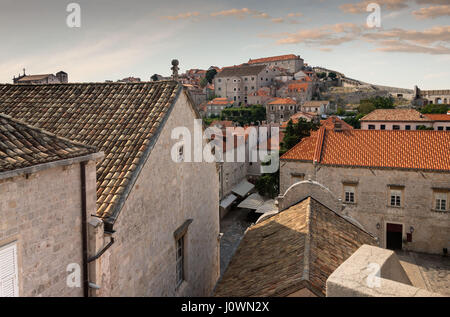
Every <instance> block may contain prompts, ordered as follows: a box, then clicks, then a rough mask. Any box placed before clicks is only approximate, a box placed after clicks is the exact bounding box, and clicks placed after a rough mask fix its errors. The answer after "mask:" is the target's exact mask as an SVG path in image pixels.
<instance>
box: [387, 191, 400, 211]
mask: <svg viewBox="0 0 450 317" xmlns="http://www.w3.org/2000/svg"><path fill="white" fill-rule="evenodd" d="M401 197H402V191H401V190H400V189H391V190H390V205H391V206H392V207H401Z"/></svg>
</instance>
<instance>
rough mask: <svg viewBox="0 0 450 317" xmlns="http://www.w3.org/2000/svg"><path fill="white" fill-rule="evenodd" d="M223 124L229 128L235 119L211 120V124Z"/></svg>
mask: <svg viewBox="0 0 450 317" xmlns="http://www.w3.org/2000/svg"><path fill="white" fill-rule="evenodd" d="M218 125H220V126H222V127H224V128H229V127H232V126H233V121H229V120H222V121H219V120H214V121H213V122H211V124H210V126H218Z"/></svg>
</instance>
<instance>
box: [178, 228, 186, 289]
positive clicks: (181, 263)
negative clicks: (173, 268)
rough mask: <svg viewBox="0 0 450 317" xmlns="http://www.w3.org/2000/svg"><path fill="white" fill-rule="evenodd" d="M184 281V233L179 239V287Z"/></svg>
mask: <svg viewBox="0 0 450 317" xmlns="http://www.w3.org/2000/svg"><path fill="white" fill-rule="evenodd" d="M183 281H184V235H183V236H181V237H180V238H178V240H177V287H178V286H180V285H181V283H183Z"/></svg>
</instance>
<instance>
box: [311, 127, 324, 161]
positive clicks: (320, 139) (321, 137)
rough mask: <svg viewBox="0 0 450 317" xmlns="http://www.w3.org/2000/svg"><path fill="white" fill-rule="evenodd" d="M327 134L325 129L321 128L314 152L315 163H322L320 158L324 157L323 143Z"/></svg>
mask: <svg viewBox="0 0 450 317" xmlns="http://www.w3.org/2000/svg"><path fill="white" fill-rule="evenodd" d="M325 133H326V129H325V127H324V126H321V127H320V129H319V136H318V138H317V142H316V148H315V150H314V158H313V162H314V163H320V158H321V156H322V147H323V142H324V139H325Z"/></svg>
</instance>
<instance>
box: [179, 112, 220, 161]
mask: <svg viewBox="0 0 450 317" xmlns="http://www.w3.org/2000/svg"><path fill="white" fill-rule="evenodd" d="M214 108H216V109H217V107H214ZM183 161H184V145H181V146H180V147H179V148H178V157H177V162H183Z"/></svg>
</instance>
